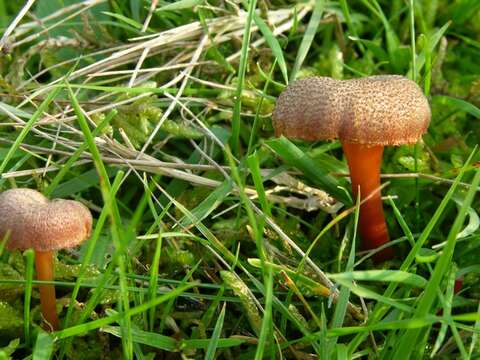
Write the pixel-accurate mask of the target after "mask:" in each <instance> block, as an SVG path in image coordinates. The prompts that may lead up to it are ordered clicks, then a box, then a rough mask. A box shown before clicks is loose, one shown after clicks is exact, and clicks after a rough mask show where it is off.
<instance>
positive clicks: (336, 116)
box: [273, 75, 430, 262]
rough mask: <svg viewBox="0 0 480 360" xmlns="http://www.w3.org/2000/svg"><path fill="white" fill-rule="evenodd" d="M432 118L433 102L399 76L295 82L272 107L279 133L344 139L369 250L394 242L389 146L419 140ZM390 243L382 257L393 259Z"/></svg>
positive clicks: (365, 246) (364, 243) (377, 258)
mask: <svg viewBox="0 0 480 360" xmlns="http://www.w3.org/2000/svg"><path fill="white" fill-rule="evenodd" d="M429 122H430V107H429V104H428V101H427V99H426V98H425V96H424V95H423V93H422V91H421V90H420V88H419V87H418V85H417V84H416V83H415V82H413V81H411V80H409V79H407V78H405V77H403V76H398V75H382V76H370V77H365V78H360V79H352V80H335V79H332V78H328V77H310V78H305V79H302V80H298V81H295V82H293V83H292V84H290V85H289V86H288V87H287V88H286V89H285V90H284V91H283V93H282V94H281V95H280V97H279V98H278V101H277V104H276V107H275V110H274V112H273V126H274V128H275V133H276V135H277V136H280V135H284V136H286V137H288V138H295V139H301V140H309V141H316V140H331V139H337V138H338V139H340V141H341V143H342V147H343V151H344V153H345V156H346V158H347V162H348V166H349V169H350V178H351V182H352V190H353V195H354V197H355V198H356V197H357V193H358V191H360V198H361V200H364V201H363V202H362V205H361V206H360V219H359V225H360V226H359V227H360V235H361V237H362V247H363V249H365V250H370V249H374V248H376V247H379V246H381V245H384V244H386V243H387V242H388V241H389V235H388V229H387V225H386V222H385V217H384V213H383V207H382V202H381V194H380V165H381V161H382V156H383V147H384V146H386V145H401V144H414V143H416V142H417V141H418V140H419V139H420V138H421V136H422V135H423V134H424V133H425V131H426V130H427V128H428V124H429ZM392 257H393V250H392V249H391V248H390V247H388V248H386V249H384V250H383V251H381V252H378V253H377V254H376V255H375V257H374V260H375V261H377V262H380V261H384V260H387V259H391V258H392Z"/></svg>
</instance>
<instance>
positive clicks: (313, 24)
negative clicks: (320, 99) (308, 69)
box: [290, 0, 325, 81]
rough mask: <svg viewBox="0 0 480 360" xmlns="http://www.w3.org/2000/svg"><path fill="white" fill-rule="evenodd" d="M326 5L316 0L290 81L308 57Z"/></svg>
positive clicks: (294, 77)
mask: <svg viewBox="0 0 480 360" xmlns="http://www.w3.org/2000/svg"><path fill="white" fill-rule="evenodd" d="M324 7H325V2H324V1H323V0H317V1H315V7H314V8H313V12H312V17H311V18H310V21H309V22H308V26H307V30H305V34H304V35H303V38H302V42H301V43H300V46H299V48H298V52H297V57H296V58H295V63H294V64H293V68H292V71H291V72H290V81H293V80H295V79H296V78H297V73H298V71H299V70H300V68H301V67H302V65H303V62H304V61H305V58H306V57H307V54H308V51H309V50H310V46H311V45H312V42H313V38H314V37H315V34H316V32H317V29H318V25H319V24H320V20H321V19H322V14H323V9H324Z"/></svg>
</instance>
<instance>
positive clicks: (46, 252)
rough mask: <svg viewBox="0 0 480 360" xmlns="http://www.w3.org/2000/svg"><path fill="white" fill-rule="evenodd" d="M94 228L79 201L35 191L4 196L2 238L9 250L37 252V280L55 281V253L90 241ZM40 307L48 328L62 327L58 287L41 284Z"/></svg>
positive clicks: (9, 192)
mask: <svg viewBox="0 0 480 360" xmlns="http://www.w3.org/2000/svg"><path fill="white" fill-rule="evenodd" d="M91 229H92V215H91V213H90V210H88V208H87V207H86V206H85V205H83V204H82V203H80V202H78V201H73V200H62V199H55V200H48V199H47V198H46V197H45V196H43V195H42V194H41V193H39V192H38V191H35V190H31V189H10V190H6V191H4V192H2V193H1V194H0V239H1V238H4V237H8V242H7V245H6V246H7V249H9V250H15V249H19V250H25V249H33V250H34V252H35V268H36V271H37V279H38V280H41V281H52V280H53V279H54V255H53V254H54V251H55V250H59V249H65V248H72V247H75V246H77V245H78V244H80V243H81V242H82V241H84V240H86V239H87V238H88V237H89V236H90V232H91ZM39 289H40V307H41V310H42V314H43V317H44V319H45V321H46V322H47V325H48V326H50V327H51V329H53V330H57V329H58V328H59V321H58V316H57V311H56V306H55V304H56V301H55V287H54V286H53V285H40V286H39Z"/></svg>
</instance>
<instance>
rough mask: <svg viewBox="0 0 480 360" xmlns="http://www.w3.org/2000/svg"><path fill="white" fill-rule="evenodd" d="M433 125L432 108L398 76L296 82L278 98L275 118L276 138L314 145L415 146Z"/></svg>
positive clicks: (404, 79) (417, 89) (415, 87)
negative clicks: (324, 142)
mask: <svg viewBox="0 0 480 360" xmlns="http://www.w3.org/2000/svg"><path fill="white" fill-rule="evenodd" d="M429 123H430V106H429V104H428V101H427V99H426V97H425V96H424V95H423V93H422V91H421V89H420V88H419V87H418V85H417V84H416V83H415V82H413V81H411V80H409V79H407V78H405V77H403V76H398V75H381V76H370V77H365V78H360V79H352V80H335V79H332V78H328V77H310V78H305V79H301V80H297V81H295V82H293V83H292V84H290V85H289V86H288V87H287V88H286V89H285V90H284V91H283V93H282V94H281V95H280V96H279V98H278V100H277V105H276V107H275V110H274V112H273V126H274V128H275V133H276V135H277V136H279V135H285V136H286V137H289V138H296V139H302V140H310V141H315V140H331V139H335V138H339V139H340V140H341V141H344V142H348V143H357V144H367V145H400V144H412V143H416V142H417V141H418V140H419V139H420V138H421V136H422V135H423V134H424V133H425V131H426V130H427V128H428V124H429Z"/></svg>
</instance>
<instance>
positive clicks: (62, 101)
mask: <svg viewBox="0 0 480 360" xmlns="http://www.w3.org/2000/svg"><path fill="white" fill-rule="evenodd" d="M152 3H153V4H152ZM28 5H30V4H28ZM478 9H479V5H478V4H477V1H473V0H465V1H456V2H448V1H444V0H438V1H431V2H420V1H416V0H410V1H408V2H406V1H402V0H393V1H383V0H382V1H381V0H375V1H364V0H355V1H344V0H338V1H328V2H326V1H302V2H294V1H287V0H270V1H265V0H258V1H252V0H245V1H242V2H223V1H209V2H206V1H204V0H180V1H173V2H168V1H159V2H158V3H157V2H141V1H136V0H125V1H105V0H95V1H89V2H84V1H71V2H68V5H67V4H66V3H64V2H63V1H60V0H37V1H36V2H35V3H34V4H33V6H31V8H29V9H27V7H24V5H23V4H17V3H16V2H11V1H6V0H0V27H1V28H2V32H4V31H6V35H5V36H3V37H2V38H1V39H2V40H0V47H1V48H2V54H1V55H0V173H1V177H0V187H1V189H0V190H1V191H3V190H6V189H9V188H14V187H29V188H34V189H38V190H40V191H42V192H43V193H44V194H45V195H47V196H48V197H50V198H55V197H65V198H71V199H75V200H79V201H81V202H83V203H84V204H86V205H87V206H88V207H89V208H90V210H91V211H92V214H93V217H94V229H93V232H92V236H91V238H90V239H89V240H88V241H87V242H85V243H84V244H83V245H82V246H81V247H80V248H79V249H74V250H68V251H60V252H58V254H57V259H58V261H57V266H56V268H57V271H56V280H55V282H54V283H55V285H56V288H57V298H58V300H57V307H58V310H59V314H60V318H61V322H62V329H61V330H59V331H57V332H54V333H48V332H45V331H44V330H42V328H41V315H40V310H39V300H38V291H37V289H36V286H37V285H38V284H39V282H38V281H36V280H35V277H34V268H33V257H32V253H31V252H30V251H27V252H25V253H24V254H21V253H19V252H18V251H13V252H12V251H7V250H4V249H3V242H2V247H1V249H2V250H1V252H0V357H2V358H12V359H27V358H32V357H33V359H50V358H57V359H98V358H115V359H118V358H122V357H123V358H127V359H133V358H135V359H155V358H164V357H167V356H169V355H167V353H176V354H175V356H178V357H179V358H184V359H187V358H188V359H224V358H225V359H232V358H238V359H264V358H265V359H267V358H270V359H274V358H275V359H276V358H293V359H314V358H321V359H333V358H338V359H360V358H365V359H366V358H372V359H373V358H381V359H406V358H411V359H422V358H427V357H431V358H439V359H440V358H445V359H447V358H448V359H450V358H459V359H476V358H479V357H480V347H479V345H480V344H479V334H480V312H479V309H480V305H479V300H478V299H479V298H480V276H479V274H480V267H479V266H478V254H479V253H480V221H479V215H478V210H479V209H480V201H479V197H478V194H477V193H478V190H479V189H480V166H479V164H480V154H479V151H478V143H479V139H480V130H479V129H480V127H479V126H478V122H479V121H480V97H479V95H478V94H479V90H480V75H479V74H480V63H479V62H478V59H479V58H480V39H479V38H478V35H477V34H479V33H480V27H479V25H478V24H480V18H479V15H478ZM22 10H23V12H22ZM27 10H28V11H27ZM22 14H23V15H22ZM25 14H26V15H25ZM37 20H41V21H37ZM14 22H16V25H15V26H9V25H10V24H14ZM377 74H401V75H405V76H407V77H409V78H410V79H413V80H414V81H416V82H417V83H418V85H419V86H420V87H421V88H422V89H423V91H424V93H425V95H426V96H427V97H428V98H429V101H430V104H431V108H432V121H431V124H430V127H429V130H428V132H427V133H426V134H425V136H424V137H423V139H422V141H420V142H419V143H418V144H417V145H416V146H410V147H409V146H402V147H395V148H393V147H392V148H388V149H386V150H385V154H384V160H383V164H382V173H383V177H384V179H383V183H384V184H383V189H382V191H383V195H384V196H385V202H384V209H385V212H386V217H387V223H388V227H389V231H390V236H391V239H392V241H391V243H390V244H389V246H394V249H395V252H396V254H397V257H396V258H395V259H394V260H392V261H389V262H387V263H384V264H379V265H378V264H377V265H375V264H374V263H373V262H372V260H371V256H372V255H373V252H367V253H365V252H362V251H360V250H359V249H360V246H359V244H360V243H361V238H360V237H358V236H357V223H358V216H359V212H358V205H355V204H358V201H356V199H353V198H352V195H351V190H350V184H349V180H348V177H347V176H345V173H346V172H347V169H348V168H347V167H346V162H345V160H344V157H343V154H342V151H341V146H340V144H339V143H338V142H337V141H332V142H328V143H327V142H316V143H306V142H301V141H292V140H289V139H286V138H284V137H280V138H276V137H275V136H274V133H273V128H272V124H271V113H272V111H273V108H274V105H275V100H276V98H277V97H278V95H279V94H280V92H281V91H282V90H283V89H284V88H285V87H286V86H287V85H288V82H289V81H294V80H295V79H298V78H302V77H305V76H309V75H321V76H331V77H335V78H338V79H348V78H354V77H359V76H368V75H377ZM459 277H462V278H463V285H462V288H461V291H460V292H456V291H454V289H455V284H456V280H457V279H458V278H459Z"/></svg>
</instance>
